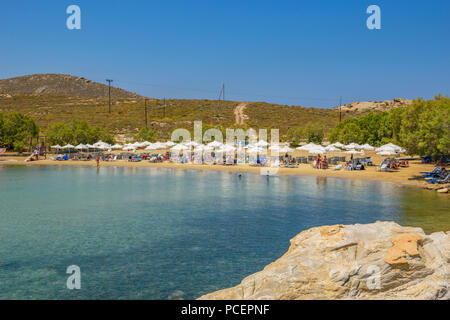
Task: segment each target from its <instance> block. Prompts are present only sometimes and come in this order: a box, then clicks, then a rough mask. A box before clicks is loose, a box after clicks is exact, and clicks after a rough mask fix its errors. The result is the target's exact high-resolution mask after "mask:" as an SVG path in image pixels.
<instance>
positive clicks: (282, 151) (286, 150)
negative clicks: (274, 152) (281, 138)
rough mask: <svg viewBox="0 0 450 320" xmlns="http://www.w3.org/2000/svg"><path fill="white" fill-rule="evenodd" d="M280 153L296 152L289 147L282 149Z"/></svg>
mask: <svg viewBox="0 0 450 320" xmlns="http://www.w3.org/2000/svg"><path fill="white" fill-rule="evenodd" d="M278 152H279V153H291V152H294V149H291V148H289V147H282V148H280V149H279V150H278Z"/></svg>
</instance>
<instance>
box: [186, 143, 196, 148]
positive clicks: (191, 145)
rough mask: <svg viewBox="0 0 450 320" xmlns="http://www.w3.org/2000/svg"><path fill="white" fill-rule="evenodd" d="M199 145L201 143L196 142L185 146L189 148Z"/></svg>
mask: <svg viewBox="0 0 450 320" xmlns="http://www.w3.org/2000/svg"><path fill="white" fill-rule="evenodd" d="M198 145H199V143H197V142H195V141H189V142H188V143H186V144H185V146H187V147H194V148H195V147H197V146H198Z"/></svg>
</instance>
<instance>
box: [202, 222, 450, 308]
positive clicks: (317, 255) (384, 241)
mask: <svg viewBox="0 0 450 320" xmlns="http://www.w3.org/2000/svg"><path fill="white" fill-rule="evenodd" d="M449 263H450V232H449V231H447V232H437V233H433V234H431V235H426V234H425V233H424V232H423V230H422V229H420V228H412V227H402V226H400V225H398V224H396V223H394V222H376V223H372V224H366V225H362V224H355V225H345V226H344V225H334V226H324V227H316V228H312V229H309V230H306V231H303V232H302V233H300V234H298V235H297V236H296V237H294V238H293V239H292V240H291V246H290V248H289V250H288V252H287V253H285V254H284V255H283V256H282V257H281V258H279V259H278V260H276V261H275V262H273V263H271V264H269V265H268V266H266V267H265V268H264V270H263V271H260V272H257V273H255V274H253V275H251V276H249V277H247V278H245V279H244V280H243V281H242V282H241V283H240V284H239V285H238V286H236V287H233V288H229V289H225V290H221V291H217V292H214V293H211V294H207V295H205V296H203V297H201V298H200V299H211V300H213V299H221V300H222V299H238V300H240V299H450V281H449V279H450V273H449V271H450V269H449Z"/></svg>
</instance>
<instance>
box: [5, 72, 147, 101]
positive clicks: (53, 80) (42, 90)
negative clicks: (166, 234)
mask: <svg viewBox="0 0 450 320" xmlns="http://www.w3.org/2000/svg"><path fill="white" fill-rule="evenodd" d="M0 91H1V93H27V94H37V95H39V94H61V95H68V96H74V97H84V98H104V97H107V95H108V86H107V85H105V84H102V83H98V82H94V81H92V80H89V79H86V78H84V77H77V76H71V75H67V74H33V75H28V76H22V77H16V78H10V79H3V80H0ZM111 96H113V97H115V98H139V97H140V96H139V95H138V94H136V93H133V92H129V91H126V90H123V89H120V88H116V87H113V86H111Z"/></svg>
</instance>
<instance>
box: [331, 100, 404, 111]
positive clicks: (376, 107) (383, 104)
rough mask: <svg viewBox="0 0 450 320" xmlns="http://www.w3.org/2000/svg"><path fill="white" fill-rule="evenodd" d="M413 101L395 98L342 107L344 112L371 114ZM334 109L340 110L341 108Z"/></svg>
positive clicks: (353, 103) (355, 103)
mask: <svg viewBox="0 0 450 320" xmlns="http://www.w3.org/2000/svg"><path fill="white" fill-rule="evenodd" d="M411 103H412V100H408V99H402V98H395V99H394V100H386V101H361V102H352V103H349V104H346V105H343V106H341V111H342V112H369V111H389V110H392V109H395V108H397V107H400V106H405V105H409V104H411ZM334 109H336V110H339V107H335V108H334Z"/></svg>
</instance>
